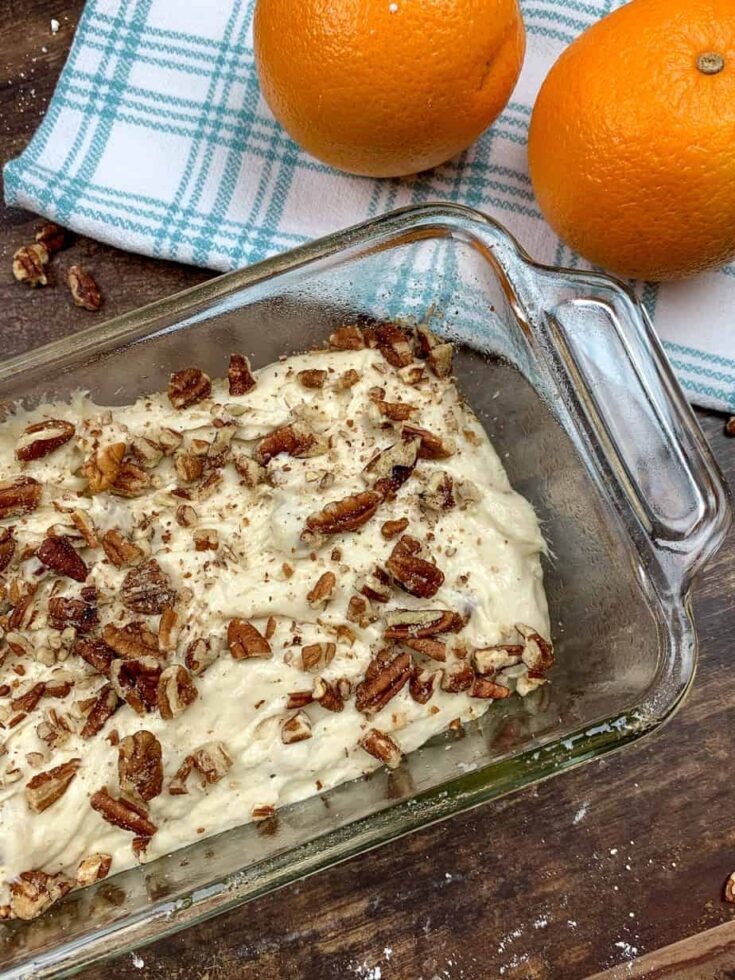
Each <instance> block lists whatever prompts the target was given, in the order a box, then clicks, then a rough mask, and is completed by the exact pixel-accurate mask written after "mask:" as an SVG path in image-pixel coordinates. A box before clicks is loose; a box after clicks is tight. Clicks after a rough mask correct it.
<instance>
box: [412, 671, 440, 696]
mask: <svg viewBox="0 0 735 980" xmlns="http://www.w3.org/2000/svg"><path fill="white" fill-rule="evenodd" d="M439 673H440V672H439V671H437V670H434V671H430V670H421V669H420V668H418V667H415V668H414V670H413V672H412V673H411V677H410V678H409V681H408V691H409V693H410V695H411V697H412V698H413V699H414V701H416V702H417V704H426V703H427V702H428V701H430V700H431V697H432V695H433V693H434V688H435V686H436V679H437V677H438V676H439Z"/></svg>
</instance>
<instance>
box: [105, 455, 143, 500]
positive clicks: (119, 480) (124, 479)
mask: <svg viewBox="0 0 735 980" xmlns="http://www.w3.org/2000/svg"><path fill="white" fill-rule="evenodd" d="M150 485H151V478H150V476H149V475H148V474H147V473H146V471H145V470H144V469H142V468H141V467H140V466H136V464H135V463H131V462H130V460H123V461H122V463H121V464H120V468H119V469H118V471H117V476H116V477H115V480H114V482H113V484H112V486H111V487H110V491H111V493H114V494H116V495H117V496H118V497H131V498H132V497H140V496H141V495H142V494H143V493H145V491H146V490H147V489H148V487H149V486H150Z"/></svg>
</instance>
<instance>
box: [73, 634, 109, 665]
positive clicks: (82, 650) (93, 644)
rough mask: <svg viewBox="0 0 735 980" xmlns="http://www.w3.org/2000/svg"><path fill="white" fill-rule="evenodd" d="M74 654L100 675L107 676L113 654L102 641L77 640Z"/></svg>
mask: <svg viewBox="0 0 735 980" xmlns="http://www.w3.org/2000/svg"><path fill="white" fill-rule="evenodd" d="M74 653H76V654H77V655H78V656H80V657H81V658H82V660H85V661H86V662H87V663H88V664H89V666H90V667H94V669H95V670H98V671H99V672H100V674H109V672H110V667H111V665H112V661H113V660H114V659H115V654H114V653H113V652H112V650H111V649H110V648H109V647H108V646H107V644H106V643H105V642H104V641H103V640H87V639H82V638H80V639H78V640H77V641H76V643H75V644H74Z"/></svg>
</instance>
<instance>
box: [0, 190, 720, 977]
mask: <svg viewBox="0 0 735 980" xmlns="http://www.w3.org/2000/svg"><path fill="white" fill-rule="evenodd" d="M467 222H470V223H471V224H472V225H477V223H478V222H479V223H480V224H482V225H483V226H485V227H486V228H487V229H489V230H491V231H492V232H493V234H494V235H497V237H498V239H499V241H502V242H503V243H505V244H506V245H508V246H509V247H510V249H511V251H512V253H513V255H514V256H515V257H516V258H517V259H518V260H519V262H521V263H522V264H523V265H525V266H526V267H529V268H530V269H531V270H533V269H539V270H543V271H546V272H552V273H554V274H558V275H560V276H567V277H568V278H569V279H571V280H578V279H579V278H580V273H579V272H578V271H575V270H567V269H563V268H557V267H551V266H545V265H543V264H540V263H536V262H534V261H533V260H532V259H531V258H530V257H529V256H528V255H527V253H526V252H525V251H524V250H523V248H522V247H521V246H520V245H519V244H518V243H517V242H516V240H515V239H514V238H513V236H512V235H511V234H510V233H509V232H507V231H506V229H505V228H504V227H503V226H502V225H500V224H498V223H497V222H495V221H494V220H493V219H491V218H488V217H487V216H486V215H484V214H482V213H481V212H478V211H475V210H473V209H471V208H467V207H464V206H462V205H453V204H426V205H420V206H413V207H408V208H402V209H400V210H397V211H393V212H391V213H389V214H387V215H383V216H381V217H379V218H376V219H374V220H372V221H369V222H365V223H362V224H359V225H355V226H353V227H351V228H348V229H346V230H344V231H340V232H337V233H334V234H332V235H329V236H327V237H325V238H322V239H319V240H317V241H315V242H312V243H309V244H306V245H303V246H300V247H299V248H296V249H294V250H293V251H290V252H286V253H284V254H281V255H277V256H274V257H272V258H268V259H265V260H263V261H262V262H259V263H257V264H256V265H253V266H250V267H248V268H246V269H242V270H236V271H234V272H230V273H225V274H224V275H221V276H218V277H216V278H214V279H212V280H210V281H208V282H205V283H203V284H200V285H197V286H194V287H192V288H190V289H187V290H184V291H182V292H179V293H176V294H174V295H173V296H170V297H167V298H165V299H162V300H158V301H156V302H154V303H151V304H148V305H146V306H144V307H141V308H139V309H138V310H134V311H132V312H130V313H126V314H123V315H122V316H120V317H116V318H115V319H113V320H110V321H108V322H107V323H105V324H102V325H101V326H93V327H89V328H86V329H84V330H82V331H80V332H78V333H76V334H74V335H72V336H71V337H69V338H62V339H61V340H58V341H54V342H52V343H50V344H47V345H45V346H43V347H40V348H36V349H34V350H32V351H29V352H27V353H25V354H21V355H18V356H16V357H13V358H11V359H9V360H6V361H4V362H3V363H0V381H2V380H5V379H7V378H9V377H10V376H11V375H12V374H15V373H17V372H19V371H27V370H29V369H37V368H38V367H39V366H43V365H44V364H47V363H50V362H53V361H55V360H58V359H60V358H62V357H66V356H68V355H71V354H73V355H75V356H76V357H79V356H80V355H84V354H85V353H93V352H94V350H95V349H96V348H101V347H107V346H109V344H110V343H111V342H114V341H119V342H123V341H124V340H125V339H126V337H127V338H131V339H132V338H133V337H135V336H138V337H144V336H145V335H146V327H147V326H151V325H152V323H153V321H154V320H155V319H157V318H158V317H161V316H166V315H178V314H181V313H182V312H183V311H185V310H186V309H187V308H190V307H191V306H192V305H194V304H196V305H200V304H208V303H211V302H213V301H215V300H217V299H218V298H220V297H223V296H225V295H227V294H228V293H231V292H233V291H235V290H240V289H243V288H247V287H250V286H253V285H255V284H257V283H258V282H262V281H264V280H266V279H270V278H275V277H277V276H279V275H281V274H283V273H287V272H291V271H293V270H296V269H299V268H302V267H305V266H307V265H309V264H310V263H312V262H315V261H318V260H320V259H323V258H326V257H329V256H331V255H334V254H336V253H339V252H342V251H347V250H348V249H351V248H352V247H353V246H362V247H363V249H364V248H365V247H366V246H368V247H369V246H370V245H371V244H372V243H374V245H375V247H376V248H377V247H383V246H384V245H385V244H387V243H389V242H390V241H391V240H394V241H395V242H396V244H398V241H399V239H400V235H401V234H410V233H411V231H414V232H420V231H421V229H422V228H423V229H424V230H426V231H427V232H430V231H431V230H432V228H433V231H434V232H436V231H437V230H438V229H439V228H441V227H442V226H443V227H446V228H450V227H452V226H453V227H455V228H456V229H457V230H460V229H463V230H464V231H465V232H466V233H470V234H471V231H472V229H471V228H468V227H467ZM494 265H495V270H496V273H497V274H498V275H499V276H500V277H501V278H502V285H503V288H505V289H506V291H507V293H508V295H509V298H510V299H511V300H513V308H514V310H515V312H516V313H518V312H519V311H522V310H523V308H524V304H523V301H522V299H521V298H520V297H519V296H518V294H517V291H516V288H515V286H514V283H513V280H512V277H510V276H509V275H508V273H507V271H506V270H505V268H504V267H503V266H502V264H501V263H494ZM584 279H585V281H586V282H588V283H589V282H598V283H599V284H600V286H601V287H604V288H610V287H611V285H612V286H613V287H615V288H622V289H623V290H624V291H625V292H626V293H627V294H628V296H631V297H632V298H633V300H634V301H635V302H636V305H638V302H637V300H636V299H635V297H633V296H632V294H631V292H630V290H628V288H627V287H626V286H625V284H623V283H618V282H617V281H616V280H613V279H610V278H609V277H607V276H604V275H601V274H598V273H593V272H591V273H587V272H585V273H584ZM654 354H655V355H656V357H657V360H661V353H660V351H659V350H656V351H654ZM661 366H662V368H663V370H664V374H665V377H666V378H667V380H668V381H669V383H673V384H674V386H676V385H677V383H676V381H675V379H674V378H673V375H672V374H671V372H670V369H669V368H668V364H667V362H666V361H665V358H664V359H663V360H662V364H661ZM683 424H686V425H688V426H689V427H690V428H691V423H690V422H689V420H688V419H683ZM720 489H721V488H720ZM717 503H718V505H719V506H718V508H717V512H716V514H715V517H714V519H713V521H712V525H711V528H710V534H709V537H708V539H707V542H706V544H705V546H703V548H702V550H701V554H700V556H699V558H700V563H701V562H702V561H705V560H706V559H707V558H708V557H710V556H711V555H712V553H713V552H714V551H715V550H716V549H717V547H719V544H720V543H721V541H722V538H723V537H724V534H725V532H726V530H727V524H728V515H727V513H726V508H725V507H723V506H722V500H721V499H719V498H718V501H717ZM645 584H646V586H647V592H648V598H649V601H654V602H655V603H656V605H657V607H658V609H659V610H660V613H661V615H662V618H663V619H664V621H665V623H666V626H667V637H668V645H669V649H668V650H667V651H666V653H667V654H668V659H669V660H671V659H672V657H673V656H674V655H675V654H676V652H677V651H678V653H679V654H680V655H681V656H684V657H685V658H686V663H687V664H690V665H691V669H690V670H689V672H688V674H687V676H686V677H685V678H684V679H681V680H678V681H677V682H676V684H675V685H674V693H673V694H672V696H671V697H670V698H669V700H668V701H667V702H666V703H665V704H662V705H659V706H657V707H656V708H654V707H653V706H652V705H648V707H647V709H646V710H642V711H641V710H638V709H637V708H634V709H632V710H631V711H629V712H627V713H622V714H618V715H616V716H614V717H612V718H604V719H601V720H600V721H599V722H598V723H596V724H594V725H589V724H587V725H585V726H583V727H580V728H578V729H576V730H574V731H572V732H571V733H569V734H568V735H566V736H565V737H564V738H563V739H559V738H555V739H553V740H552V739H549V740H548V741H546V742H544V741H543V740H539V741H538V742H537V743H536V744H535V745H532V746H530V747H528V748H526V749H525V750H523V751H522V752H520V753H519V754H516V755H513V756H510V757H508V758H506V759H501V760H499V761H497V762H494V763H490V764H489V765H487V766H484V767H482V768H479V769H477V770H475V771H473V772H470V773H465V774H463V775H459V776H457V777H455V778H453V779H450V780H448V781H446V782H444V783H441V784H439V785H438V786H435V787H433V788H431V789H429V790H426V791H424V792H422V793H420V794H418V795H417V796H415V797H411V798H410V799H408V800H404V801H399V802H396V803H394V804H389V805H388V806H386V807H385V808H383V809H381V810H379V811H378V812H376V813H374V814H371V815H369V816H366V817H363V818H360V819H359V820H357V821H354V822H353V823H350V824H347V825H346V826H345V827H343V828H340V829H338V830H334V831H329V832H327V833H326V834H323V835H322V836H320V837H317V838H315V839H314V840H312V841H310V842H308V843H305V844H301V845H298V846H297V847H295V848H293V849H290V850H287V851H285V852H284V853H282V854H280V855H276V856H275V857H273V858H269V859H266V860H265V861H262V862H259V863H258V864H256V865H254V866H253V867H252V868H249V869H246V870H243V871H240V872H235V873H233V874H231V875H229V876H226V877H225V878H224V879H222V880H221V881H219V882H216V883H213V884H210V885H207V886H204V887H202V888H199V889H196V890H194V891H192V892H191V894H190V895H189V896H187V897H186V898H184V899H178V900H176V901H173V902H172V901H164V900H162V901H160V902H157V903H153V904H151V905H150V906H149V907H148V908H147V909H145V911H142V912H138V913H133V914H131V915H128V916H127V917H125V918H123V919H121V920H120V921H118V922H116V923H112V924H110V925H108V926H103V927H101V928H99V929H97V930H95V931H93V932H91V933H90V934H89V935H88V936H86V937H82V938H80V939H78V940H74V941H72V942H70V943H65V944H62V945H60V946H57V947H56V948H54V949H52V950H50V951H48V952H46V953H42V954H39V955H37V956H32V957H31V958H29V959H28V960H26V962H25V963H19V964H18V965H15V966H12V967H10V968H9V969H8V970H7V971H6V972H0V977H1V978H7V980H10V978H14V980H15V978H18V980H19V978H21V977H24V978H25V977H29V976H34V977H44V978H45V977H52V976H53V977H55V976H62V975H68V974H69V973H71V972H77V971H78V970H80V969H82V968H83V967H87V966H89V965H91V964H92V963H95V962H98V961H101V960H105V959H108V958H109V957H111V956H117V955H120V954H122V953H125V952H129V951H131V950H133V949H135V948H138V947H140V946H141V945H144V944H146V943H149V942H153V941H156V940H159V939H163V938H165V937H166V936H169V935H171V934H173V933H175V932H178V931H179V930H181V929H183V928H186V927H187V926H190V925H193V924H195V923H198V922H201V921H204V920H205V919H207V918H210V917H212V916H214V915H217V914H219V913H221V912H225V911H227V910H228V909H231V908H233V907H235V906H237V905H240V904H242V903H243V902H245V901H248V900H252V899H254V898H257V897H258V896H260V895H263V894H265V893H266V892H269V891H271V890H273V889H275V888H279V887H283V886H284V885H287V884H289V883H291V882H293V881H295V880H298V879H299V878H303V877H305V876H307V875H310V874H313V873H316V872H318V871H320V870H323V869H324V868H326V867H329V866H332V865H334V864H336V863H338V862H341V861H344V860H347V859H349V858H351V857H353V856H355V855H357V854H360V853H364V852H365V851H367V850H370V849H372V848H374V847H377V846H380V845H381V844H384V843H387V842H388V841H392V840H395V839H397V838H399V837H401V836H403V835H404V834H407V833H410V832H412V831H415V830H418V829H420V828H422V827H426V826H428V825H430V824H433V823H437V822H439V821H442V820H445V819H447V818H449V817H451V816H453V815H455V814H457V813H460V812H464V811H466V810H468V809H472V808H474V807H476V806H480V805H482V804H483V803H486V802H489V801H491V800H493V799H497V798H499V797H501V796H503V795H505V794H506V793H509V792H512V791H513V790H517V789H522V788H524V787H526V786H528V785H530V784H532V783H537V782H540V781H542V780H545V779H548V778H550V777H551V776H553V775H556V774H558V773H561V772H565V771H567V770H569V769H572V768H575V767H577V766H579V765H581V764H583V763H584V762H586V761H589V760H590V759H592V758H596V757H598V756H601V755H603V754H606V753H608V752H610V751H615V750H619V749H621V748H623V747H625V746H626V745H629V744H631V743H633V742H636V741H637V740H638V739H640V738H641V737H643V736H644V735H646V734H648V733H650V732H652V731H654V730H656V729H658V728H660V726H661V725H662V724H664V723H665V722H666V721H668V720H669V719H670V718H671V717H673V715H674V714H675V713H676V711H677V710H678V708H679V707H680V706H681V704H682V702H683V700H684V698H685V696H686V694H687V693H688V691H689V689H690V687H691V684H692V682H693V680H694V675H695V671H696V660H697V649H696V647H697V642H696V634H695V631H694V625H693V619H692V614H691V605H690V601H689V592H688V587H687V584H686V583H685V582H684V581H682V591H681V593H680V594H679V595H678V596H676V600H677V601H666V600H665V597H663V596H662V595H661V594H660V592H659V591H658V590H657V589H656V587H655V586H654V584H653V582H652V581H651V579H650V577H647V582H646V583H645ZM655 683H656V684H660V683H661V679H660V678H659V679H658V680H657V681H656V682H655ZM0 969H1V968H0Z"/></svg>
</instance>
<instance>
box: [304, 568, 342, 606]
mask: <svg viewBox="0 0 735 980" xmlns="http://www.w3.org/2000/svg"><path fill="white" fill-rule="evenodd" d="M336 584H337V576H336V575H335V574H334V572H324V574H323V575H320V576H319V578H318V579H317V581H316V583H315V585H314V587H313V589H312V590H311V591H310V592H309V593H308V594H307V596H306V601H307V602H308V603H309V605H310V606H311V607H312V609H319V608H322V609H323V608H324V606H326V604H327V603H328V602H329V600H330V599H331V598H332V595H333V593H334V588H335V586H336Z"/></svg>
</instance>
